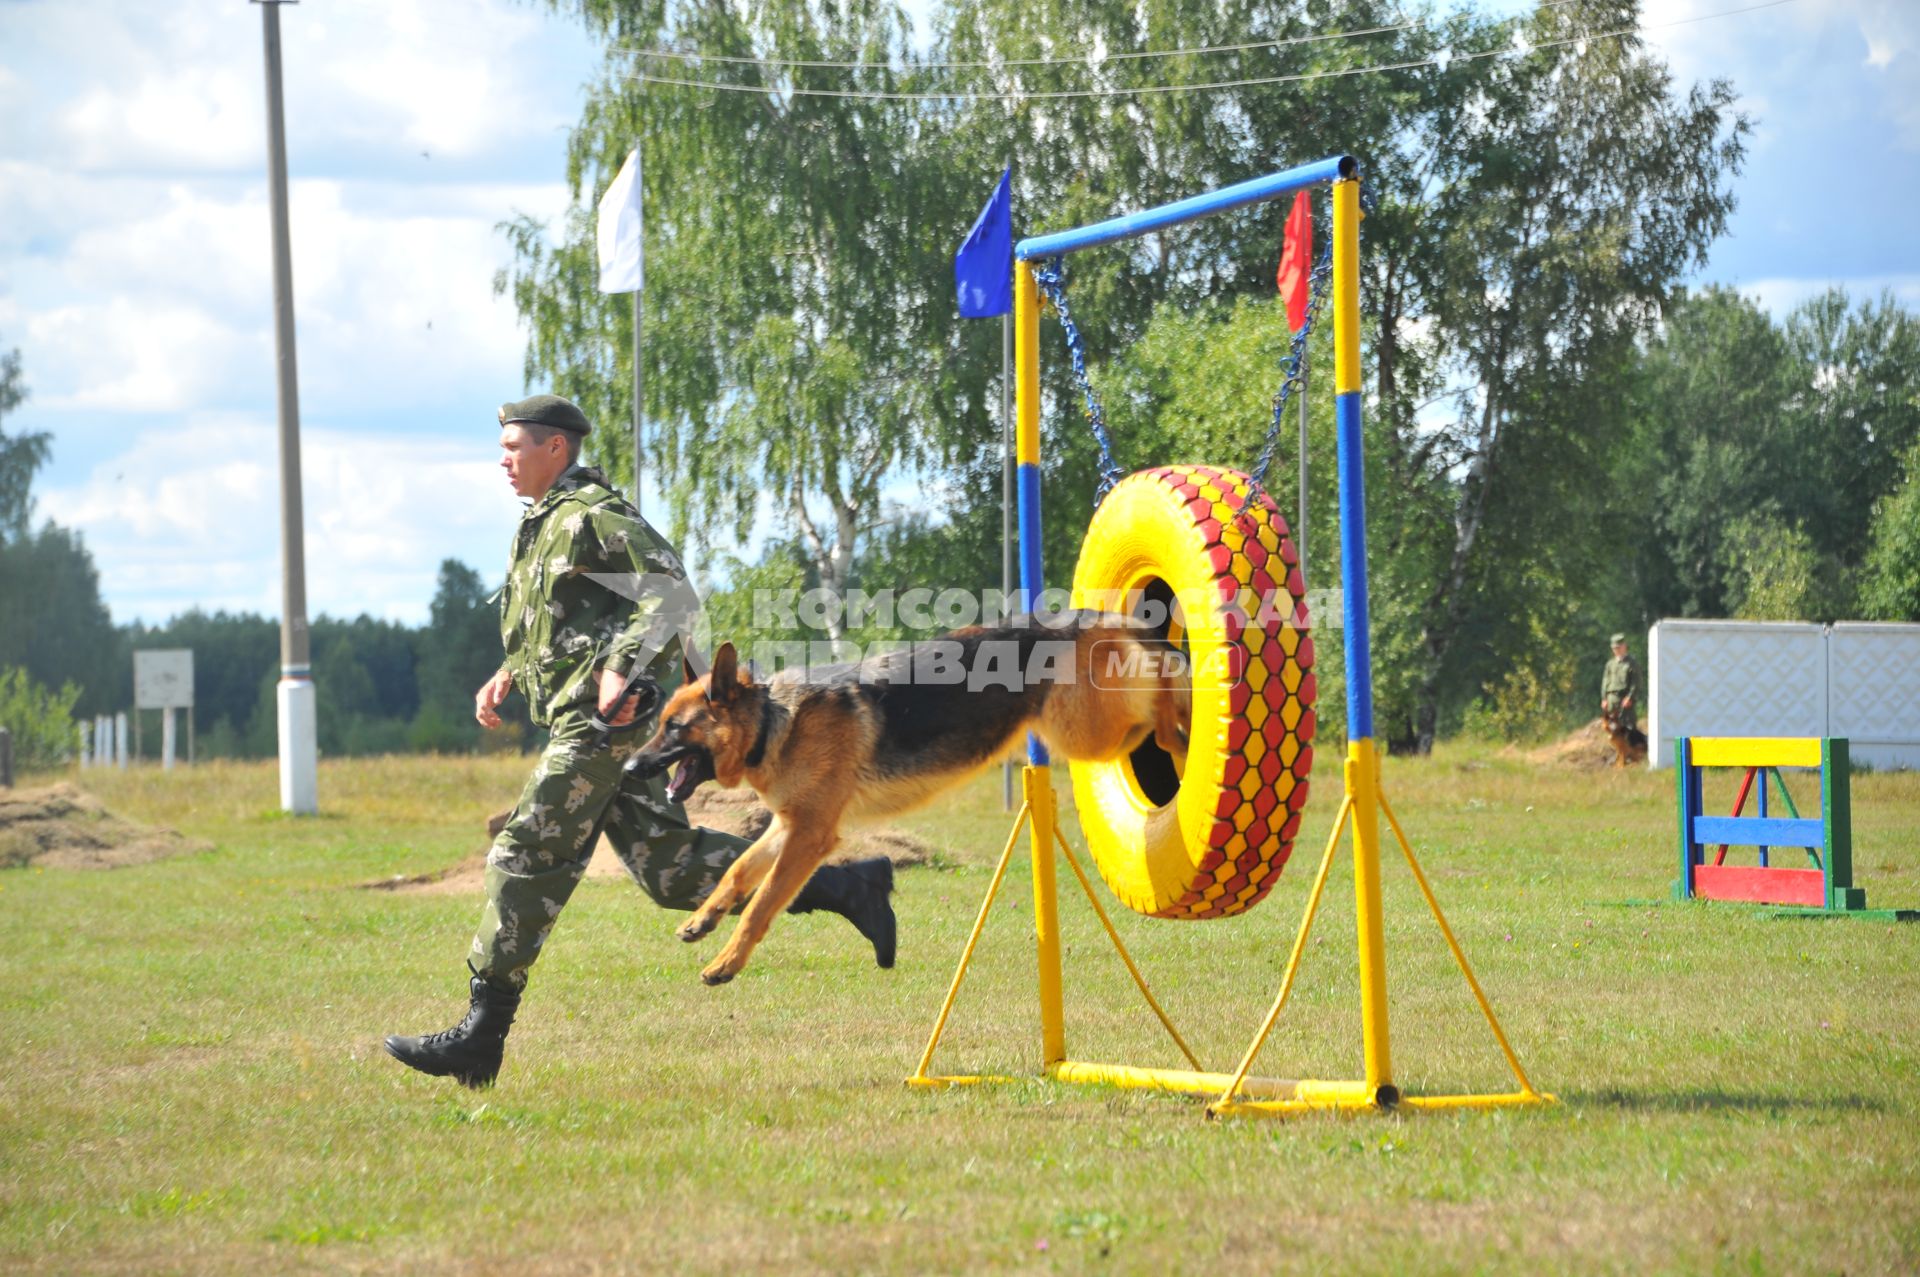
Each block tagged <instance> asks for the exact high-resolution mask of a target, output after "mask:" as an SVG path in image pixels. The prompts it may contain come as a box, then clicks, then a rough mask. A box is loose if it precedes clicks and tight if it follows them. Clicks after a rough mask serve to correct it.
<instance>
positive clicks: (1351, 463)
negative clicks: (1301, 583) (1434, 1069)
mask: <svg viewBox="0 0 1920 1277" xmlns="http://www.w3.org/2000/svg"><path fill="white" fill-rule="evenodd" d="M1333 381H1334V386H1333V392H1334V414H1335V417H1336V419H1337V424H1338V428H1339V430H1340V434H1341V438H1340V445H1341V462H1340V464H1341V502H1340V505H1341V510H1340V519H1341V529H1340V534H1341V565H1340V566H1341V574H1342V577H1343V580H1342V585H1343V586H1344V593H1345V595H1346V599H1345V604H1346V607H1345V611H1346V626H1347V631H1348V633H1347V635H1346V639H1347V647H1348V652H1347V663H1348V673H1347V682H1348V688H1347V697H1348V700H1347V734H1348V742H1347V765H1346V786H1347V798H1348V800H1349V801H1350V802H1351V803H1352V804H1353V817H1352V819H1353V896H1354V913H1355V921H1356V923H1357V925H1358V927H1359V933H1360V1032H1361V1044H1362V1049H1363V1052H1364V1055H1365V1063H1366V1084H1367V1086H1368V1087H1369V1088H1370V1089H1372V1090H1373V1091H1374V1093H1375V1095H1376V1096H1377V1097H1378V1098H1379V1099H1380V1100H1381V1101H1382V1102H1386V1103H1392V1102H1393V1100H1394V1099H1395V1098H1396V1096H1397V1092H1395V1090H1394V1087H1393V1052H1392V1049H1391V1047H1390V1046H1389V1043H1388V1032H1387V953H1386V941H1385V923H1384V911H1383V909H1382V908H1381V903H1380V755H1379V752H1378V751H1377V749H1376V748H1375V745H1374V740H1373V686H1372V682H1373V670H1372V653H1371V650H1370V649H1371V643H1370V641H1369V639H1370V635H1369V633H1368V611H1369V609H1368V600H1367V568H1366V503H1365V497H1364V495H1363V493H1364V480H1363V477H1362V470H1363V466H1364V462H1363V460H1362V448H1361V433H1360V183H1359V181H1358V180H1357V179H1356V178H1353V177H1347V178H1344V179H1343V180H1341V181H1337V182H1335V183H1334V184H1333Z"/></svg>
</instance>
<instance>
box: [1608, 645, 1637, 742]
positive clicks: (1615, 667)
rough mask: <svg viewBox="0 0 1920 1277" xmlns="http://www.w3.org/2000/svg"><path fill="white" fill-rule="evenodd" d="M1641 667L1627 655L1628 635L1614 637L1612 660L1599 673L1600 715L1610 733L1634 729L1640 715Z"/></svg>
mask: <svg viewBox="0 0 1920 1277" xmlns="http://www.w3.org/2000/svg"><path fill="white" fill-rule="evenodd" d="M1639 699H1640V670H1639V667H1637V666H1636V665H1634V663H1633V658H1632V657H1631V656H1629V655H1627V636H1626V635H1624V634H1616V635H1614V636H1613V659H1612V660H1610V661H1608V662H1607V668H1606V669H1605V670H1604V671H1602V673H1601V675H1600V716H1601V717H1602V718H1603V719H1604V720H1606V727H1607V730H1608V731H1609V732H1631V731H1633V730H1634V721H1635V719H1637V718H1638V717H1639V713H1640V711H1639V707H1638V705H1637V704H1636V702H1638V700H1639Z"/></svg>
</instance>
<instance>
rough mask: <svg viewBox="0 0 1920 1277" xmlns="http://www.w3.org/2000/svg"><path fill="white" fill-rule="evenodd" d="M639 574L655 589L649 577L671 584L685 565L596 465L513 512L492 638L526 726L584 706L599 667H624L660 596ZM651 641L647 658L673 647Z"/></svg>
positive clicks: (595, 688)
mask: <svg viewBox="0 0 1920 1277" xmlns="http://www.w3.org/2000/svg"><path fill="white" fill-rule="evenodd" d="M649 576H651V577H654V578H655V581H654V582H653V583H652V586H653V587H657V586H659V585H660V584H662V582H661V581H660V580H659V578H662V577H665V578H670V580H671V581H672V582H679V581H683V580H685V578H686V572H685V570H684V569H683V568H682V567H681V566H680V559H679V556H678V555H676V554H674V552H673V549H672V547H670V546H669V545H668V544H667V543H666V541H665V540H664V539H663V538H662V537H661V536H660V534H659V533H658V532H655V531H654V530H653V527H652V525H650V524H649V523H648V522H647V521H646V520H645V519H642V518H641V517H640V513H639V511H637V510H635V509H634V508H633V506H632V505H631V504H629V503H628V501H627V499H626V498H625V497H623V496H621V495H620V494H619V493H618V492H616V491H615V490H614V488H613V485H612V484H611V483H609V482H608V480H607V477H606V475H604V474H602V473H601V472H600V471H599V470H596V469H593V468H591V467H589V466H580V465H576V466H574V467H573V468H571V469H570V470H568V471H567V472H566V473H565V474H563V475H561V476H560V477H559V478H558V479H557V480H555V481H554V485H553V487H552V488H550V489H548V490H547V493H546V495H544V496H542V497H541V498H540V499H539V500H538V501H536V502H534V503H533V504H532V505H531V506H530V507H528V509H527V512H526V513H525V514H524V515H522V516H521V518H520V528H519V531H518V532H517V533H515V535H514V539H513V559H512V563H511V564H510V565H509V567H508V569H507V583H506V585H505V586H503V587H502V588H501V591H500V641H501V645H502V646H503V647H505V649H506V661H505V663H504V664H503V666H502V668H504V669H505V670H507V671H508V672H509V673H510V674H512V675H513V685H514V688H515V689H516V690H517V691H519V692H520V694H521V695H523V696H525V697H526V698H527V709H528V712H529V713H530V714H531V716H532V718H533V721H534V722H535V723H536V724H538V725H540V726H542V727H545V726H548V725H550V724H551V723H552V722H553V720H554V719H555V718H557V717H559V716H560V715H562V714H565V713H568V712H570V711H579V712H584V713H592V712H593V710H594V708H595V706H596V704H597V702H598V699H599V674H600V671H601V670H603V669H611V670H613V671H614V672H615V673H625V672H626V671H627V670H628V669H629V668H631V666H632V665H633V661H634V658H635V656H637V655H639V654H640V653H641V652H642V650H643V647H644V646H645V645H646V643H647V641H648V639H649V635H648V632H647V631H648V624H649V621H650V620H652V619H653V618H654V615H655V613H656V612H657V611H659V609H660V607H661V602H662V600H661V597H660V592H659V590H658V588H650V587H649V585H648V584H647V583H646V582H645V578H647V577H649ZM596 577H600V578H602V579H599V580H596V579H595V578H596ZM636 596H637V597H638V601H637V602H636ZM653 646H654V648H655V649H656V652H655V653H654V656H655V659H656V660H658V659H660V658H662V657H667V658H670V657H671V656H672V654H673V652H677V651H678V643H677V641H675V642H671V643H670V644H669V642H668V640H667V638H666V636H658V637H655V638H654V640H653ZM668 646H671V648H672V651H668V650H667V648H668Z"/></svg>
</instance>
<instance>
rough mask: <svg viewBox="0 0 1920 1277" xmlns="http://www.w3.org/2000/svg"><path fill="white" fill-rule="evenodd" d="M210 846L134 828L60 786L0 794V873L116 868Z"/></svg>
mask: <svg viewBox="0 0 1920 1277" xmlns="http://www.w3.org/2000/svg"><path fill="white" fill-rule="evenodd" d="M208 850H211V845H210V844H208V843H204V842H200V841H198V840H196V839H192V838H183V837H181V836H180V835H179V834H177V833H175V832H173V830H171V829H157V828H154V827H153V826H150V825H137V824H135V823H134V822H132V821H130V820H122V819H121V818H120V817H118V816H116V815H114V814H113V813H112V812H110V811H108V810H107V809H106V808H105V807H102V806H101V805H100V800H99V799H97V798H95V797H94V796H93V795H92V794H89V793H88V792H86V791H85V790H84V789H81V788H79V787H78V786H76V785H71V784H68V783H66V782H64V781H62V782H61V783H59V784H57V785H52V786H49V787H48V788H46V789H26V790H0V869H17V868H20V867H22V866H25V865H33V866H36V867H40V868H48V869H120V868H123V867H125V866H127V865H144V864H147V863H148V862H150V861H154V860H163V859H165V858H166V857H168V856H178V855H182V854H184V853H187V852H196V851H208Z"/></svg>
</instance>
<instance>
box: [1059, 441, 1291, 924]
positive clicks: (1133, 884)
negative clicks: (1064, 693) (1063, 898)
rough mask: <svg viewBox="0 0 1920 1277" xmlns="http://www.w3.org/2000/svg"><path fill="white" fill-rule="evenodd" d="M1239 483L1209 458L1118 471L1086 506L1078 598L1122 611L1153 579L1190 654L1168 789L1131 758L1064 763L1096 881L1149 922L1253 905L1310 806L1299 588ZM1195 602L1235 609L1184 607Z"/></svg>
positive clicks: (1278, 521) (1285, 549) (1263, 513)
mask: <svg viewBox="0 0 1920 1277" xmlns="http://www.w3.org/2000/svg"><path fill="white" fill-rule="evenodd" d="M1247 485H1248V479H1247V476H1246V475H1244V474H1241V473H1240V472H1239V471H1236V470H1221V469H1215V468H1212V467H1209V466H1163V467H1161V468H1159V469H1156V470H1145V471H1141V472H1139V473H1137V474H1133V475H1130V476H1128V477H1127V478H1126V479H1124V480H1122V481H1121V482H1120V483H1118V484H1116V485H1115V486H1114V488H1113V491H1112V492H1110V493H1108V494H1107V498H1106V500H1105V501H1103V502H1102V503H1101V505H1100V509H1099V510H1098V511H1097V512H1096V513H1095V515H1094V517H1093V523H1092V525H1091V526H1090V527H1089V528H1088V529H1087V538H1086V542H1085V543H1084V544H1083V545H1082V547H1081V550H1080V563H1079V566H1078V567H1077V568H1076V569H1075V572H1074V580H1073V600H1074V604H1075V606H1078V607H1101V608H1107V609H1119V608H1121V607H1122V606H1123V604H1122V603H1121V600H1126V599H1131V598H1134V597H1137V595H1136V594H1135V592H1136V591H1141V590H1144V589H1146V588H1147V587H1148V586H1149V585H1150V584H1151V583H1152V582H1153V581H1155V580H1158V581H1160V582H1164V583H1165V585H1166V586H1168V587H1170V588H1171V590H1172V592H1173V595H1174V597H1175V598H1177V599H1179V600H1181V601H1182V603H1183V605H1184V606H1183V607H1182V609H1181V611H1180V612H1179V613H1177V614H1176V620H1177V621H1178V627H1177V628H1176V629H1175V631H1174V634H1175V635H1176V636H1178V637H1182V638H1184V640H1185V642H1186V645H1187V649H1188V653H1189V656H1190V658H1191V661H1192V670H1193V718H1192V724H1191V728H1190V733H1189V738H1188V754H1187V762H1186V769H1185V771H1184V773H1183V774H1182V775H1181V777H1180V781H1179V788H1178V790H1177V791H1176V792H1175V793H1174V794H1173V795H1172V797H1171V798H1170V799H1168V800H1167V801H1166V802H1164V803H1155V802H1154V801H1153V800H1152V799H1151V798H1149V797H1148V795H1147V794H1146V793H1145V791H1143V790H1142V788H1141V785H1140V781H1139V778H1138V777H1137V776H1136V775H1135V771H1134V763H1133V760H1132V759H1131V758H1120V759H1117V760H1114V761H1111V762H1105V763H1077V762H1076V763H1073V764H1071V771H1072V774H1073V795H1074V802H1075V804H1076V805H1077V807H1078V809H1079V814H1080V826H1081V828H1082V829H1083V830H1084V831H1085V833H1086V838H1087V844H1088V847H1089V849H1090V850H1091V851H1092V853H1093V859H1094V863H1095V864H1096V865H1098V866H1099V870H1100V876H1101V877H1102V878H1104V879H1105V880H1106V883H1107V885H1108V887H1110V888H1111V889H1112V890H1113V893H1114V895H1115V896H1117V897H1118V898H1119V899H1120V901H1121V902H1122V903H1123V904H1125V905H1126V906H1127V907H1128V908H1130V909H1133V910H1135V911H1136V912H1139V913H1144V914H1148V915H1151V916H1153V917H1159V918H1222V917H1230V916H1232V915H1234V914H1237V913H1241V912H1243V911H1245V910H1246V909H1248V908H1250V907H1252V906H1253V905H1255V904H1257V903H1259V901H1260V900H1261V899H1262V898H1263V897H1264V896H1265V895H1266V894H1267V892H1268V891H1270V890H1271V889H1272V888H1273V884H1274V883H1275V882H1276V881H1277V880H1278V879H1279V876H1280V870H1281V868H1282V867H1283V866H1284V865H1285V864H1286V863H1287V857H1288V855H1289V854H1290V853H1291V852H1292V850H1293V841H1294V838H1295V836H1296V835H1297V834H1298V833H1299V830H1300V813H1301V810H1302V809H1303V808H1304V807H1305V806H1306V801H1307V777H1308V773H1309V772H1310V771H1311V770H1312V767H1313V744H1312V741H1313V732H1314V714H1313V700H1314V691H1315V679H1314V674H1313V639H1312V637H1311V635H1310V634H1309V633H1308V628H1307V625H1308V618H1307V606H1306V597H1305V595H1306V588H1305V585H1304V584H1303V582H1302V581H1301V579H1300V570H1299V567H1298V566H1297V565H1298V562H1299V560H1298V557H1297V555H1296V554H1295V551H1294V547H1293V542H1292V539H1291V538H1290V537H1289V536H1288V534H1287V523H1286V519H1285V518H1284V517H1282V516H1281V514H1280V510H1279V508H1278V507H1277V506H1276V505H1274V503H1273V501H1272V499H1271V498H1269V497H1268V496H1267V495H1266V493H1265V492H1262V493H1261V494H1260V496H1259V499H1258V500H1257V501H1255V502H1254V503H1252V505H1251V506H1249V507H1248V508H1247V509H1246V510H1245V511H1242V510H1241V508H1240V506H1241V502H1242V501H1243V500H1244V499H1245V496H1246V492H1247ZM1249 599H1252V600H1255V602H1253V603H1251V604H1249V603H1248V600H1249ZM1268 599H1270V600H1271V602H1270V603H1269V604H1268V605H1267V606H1266V607H1264V608H1262V607H1260V606H1259V603H1258V601H1259V600H1268ZM1203 600H1215V601H1217V604H1239V605H1240V606H1238V607H1234V606H1218V605H1216V606H1205V605H1204V603H1202V605H1199V606H1196V605H1195V604H1196V602H1199V601H1203Z"/></svg>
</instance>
